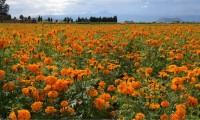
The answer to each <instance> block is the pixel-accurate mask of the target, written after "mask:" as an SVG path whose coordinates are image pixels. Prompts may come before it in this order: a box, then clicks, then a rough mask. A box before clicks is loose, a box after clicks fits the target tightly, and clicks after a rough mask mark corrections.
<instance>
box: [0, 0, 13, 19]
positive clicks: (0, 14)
mask: <svg viewBox="0 0 200 120" xmlns="http://www.w3.org/2000/svg"><path fill="white" fill-rule="evenodd" d="M8 12H9V5H8V4H6V0H0V22H3V21H4V20H11V15H9V14H8Z"/></svg>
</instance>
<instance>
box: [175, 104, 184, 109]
mask: <svg viewBox="0 0 200 120" xmlns="http://www.w3.org/2000/svg"><path fill="white" fill-rule="evenodd" d="M176 109H186V105H184V104H178V105H176Z"/></svg>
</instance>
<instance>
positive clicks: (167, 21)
mask: <svg viewBox="0 0 200 120" xmlns="http://www.w3.org/2000/svg"><path fill="white" fill-rule="evenodd" d="M177 21H179V22H184V21H183V20H182V19H180V18H165V17H163V18H160V19H158V20H156V21H155V22H157V23H172V22H177Z"/></svg>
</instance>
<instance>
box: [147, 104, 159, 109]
mask: <svg viewBox="0 0 200 120" xmlns="http://www.w3.org/2000/svg"><path fill="white" fill-rule="evenodd" d="M149 107H150V108H151V109H158V108H160V105H159V104H158V103H151V104H150V106H149Z"/></svg>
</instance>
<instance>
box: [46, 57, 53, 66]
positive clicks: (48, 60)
mask: <svg viewBox="0 0 200 120" xmlns="http://www.w3.org/2000/svg"><path fill="white" fill-rule="evenodd" d="M44 63H45V64H46V65H50V64H52V63H53V60H52V58H45V59H44Z"/></svg>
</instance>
